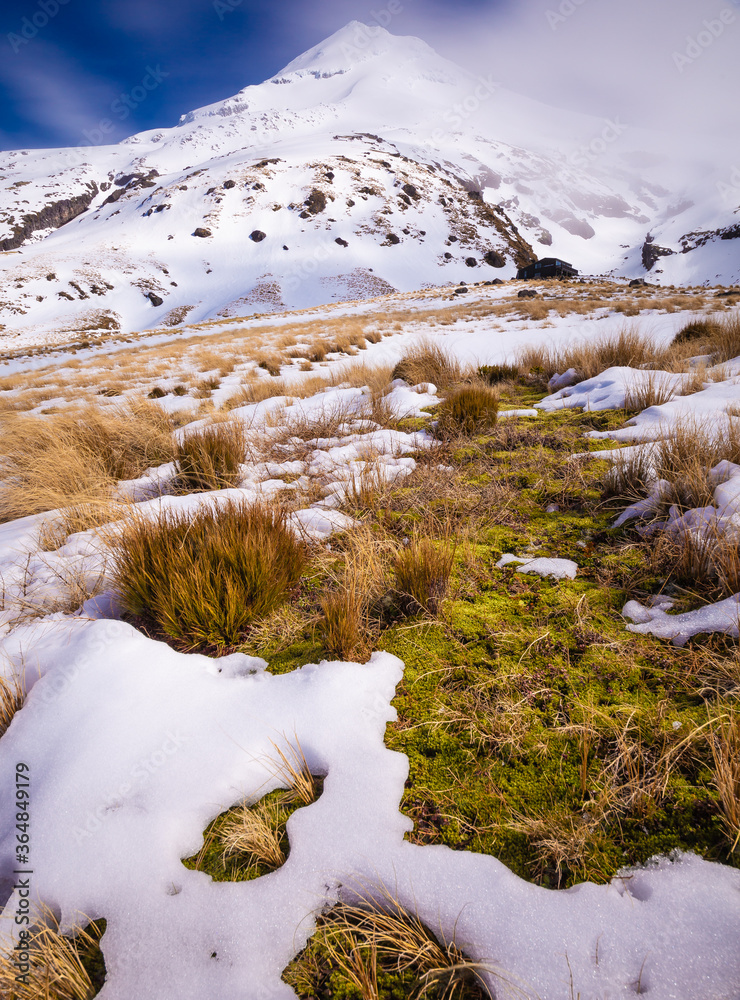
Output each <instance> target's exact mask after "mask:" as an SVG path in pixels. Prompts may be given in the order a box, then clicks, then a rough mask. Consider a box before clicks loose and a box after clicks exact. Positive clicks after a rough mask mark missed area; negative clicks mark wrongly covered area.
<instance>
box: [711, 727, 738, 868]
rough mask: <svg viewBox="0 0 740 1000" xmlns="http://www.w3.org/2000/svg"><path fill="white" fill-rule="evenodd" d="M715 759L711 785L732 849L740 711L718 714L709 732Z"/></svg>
mask: <svg viewBox="0 0 740 1000" xmlns="http://www.w3.org/2000/svg"><path fill="white" fill-rule="evenodd" d="M710 746H711V749H712V759H713V760H714V784H715V786H716V788H717V791H718V792H719V799H720V802H721V804H722V812H723V813H724V824H725V827H726V829H727V832H728V834H729V836H730V837H732V838H733V844H732V848H731V850H732V851H735V850H736V849H737V847H738V844H739V843H740V714H738V713H736V712H735V711H731V712H730V713H729V714H725V715H721V716H719V718H717V719H716V720H715V722H714V724H713V726H712V731H711V735H710Z"/></svg>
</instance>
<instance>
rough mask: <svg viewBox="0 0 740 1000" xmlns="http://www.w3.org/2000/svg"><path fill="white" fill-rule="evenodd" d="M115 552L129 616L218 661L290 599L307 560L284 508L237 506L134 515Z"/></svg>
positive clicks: (115, 538)
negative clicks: (189, 512)
mask: <svg viewBox="0 0 740 1000" xmlns="http://www.w3.org/2000/svg"><path fill="white" fill-rule="evenodd" d="M109 547H110V550H111V558H112V561H113V564H114V579H115V585H116V588H117V591H118V593H119V597H120V601H121V604H122V607H123V608H124V609H125V610H126V612H127V613H128V614H129V615H132V616H133V617H134V618H135V619H136V620H137V621H140V622H141V623H142V624H143V625H144V626H145V627H146V628H148V629H149V630H151V631H152V632H153V633H154V634H155V635H158V636H161V637H166V638H168V639H169V640H170V641H171V642H173V643H174V644H175V645H177V646H178V648H182V649H189V650H194V649H210V650H211V651H212V652H213V653H214V654H215V655H222V654H223V653H225V652H228V651H230V650H231V649H233V648H234V647H235V646H236V645H237V644H238V643H239V642H240V640H241V639H242V638H243V635H244V632H245V630H246V629H247V628H248V627H249V625H251V623H252V622H254V621H257V620H259V618H261V617H262V616H264V615H266V614H269V613H270V612H271V611H272V610H274V608H276V607H277V606H279V605H280V604H282V603H283V602H284V601H285V600H286V599H287V597H288V594H289V593H290V591H291V590H292V588H293V587H295V586H296V584H297V583H298V581H299V580H300V577H301V574H302V572H303V569H304V566H305V562H306V550H305V547H304V546H303V544H302V543H300V542H299V541H298V540H297V539H296V537H295V535H294V534H293V532H292V531H291V530H290V528H289V527H288V526H287V525H286V523H285V518H284V517H283V515H282V514H281V512H280V511H279V510H272V509H270V508H267V507H261V506H257V505H255V506H251V507H250V506H247V505H245V504H239V503H234V502H230V503H228V504H223V505H221V506H220V507H218V508H217V509H215V508H213V507H212V506H208V505H206V506H202V507H200V508H199V509H198V510H197V511H196V512H195V514H193V515H192V516H188V515H185V514H180V513H178V512H172V511H168V510H166V509H164V510H161V511H160V512H159V513H158V514H156V515H155V516H154V517H149V518H147V517H133V518H131V519H130V521H129V522H128V523H127V524H126V525H125V527H124V529H123V530H122V531H117V532H116V533H115V534H112V535H111V537H110V539H109Z"/></svg>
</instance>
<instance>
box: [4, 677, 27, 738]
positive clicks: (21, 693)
mask: <svg viewBox="0 0 740 1000" xmlns="http://www.w3.org/2000/svg"><path fill="white" fill-rule="evenodd" d="M25 700H26V685H25V684H24V682H23V680H22V679H21V678H20V677H18V676H17V675H11V676H10V677H0V736H3V735H4V734H5V733H6V732H7V730H8V727H9V726H10V723H11V722H12V721H13V717H14V715H15V713H16V712H19V711H20V710H21V709H22V708H23V704H24V702H25Z"/></svg>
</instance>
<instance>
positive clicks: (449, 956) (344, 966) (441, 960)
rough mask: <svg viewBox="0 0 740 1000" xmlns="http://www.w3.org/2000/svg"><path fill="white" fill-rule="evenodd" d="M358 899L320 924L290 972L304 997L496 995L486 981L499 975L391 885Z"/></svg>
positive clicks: (476, 999)
mask: <svg viewBox="0 0 740 1000" xmlns="http://www.w3.org/2000/svg"><path fill="white" fill-rule="evenodd" d="M356 895H357V897H358V898H357V901H356V902H353V903H345V902H341V903H339V904H337V905H336V906H335V907H334V908H333V909H332V910H330V911H329V913H327V914H326V915H324V916H323V917H321V918H320V920H319V921H318V926H317V930H316V934H315V935H314V938H313V939H312V940H311V941H310V942H309V944H308V947H307V948H306V949H305V950H304V952H302V953H301V955H299V956H298V958H297V959H296V960H295V961H294V962H293V963H292V964H291V965H290V966H289V967H288V969H287V970H286V972H285V973H284V976H283V978H284V979H285V981H286V982H287V983H288V984H289V985H291V986H292V987H293V988H294V989H296V991H297V992H298V994H299V996H301V997H309V996H321V995H329V996H331V995H345V991H346V989H347V987H349V988H350V990H352V991H353V993H354V995H359V996H360V997H361V998H362V1000H377V998H378V997H379V996H381V995H391V996H398V995H402V996H410V997H412V998H414V1000H420V998H422V997H427V996H431V997H435V998H437V1000H452V998H458V1000H482V998H484V997H489V996H490V993H489V991H488V989H487V987H486V982H485V978H484V976H485V973H489V974H493V975H495V974H496V970H494V969H493V968H491V967H487V966H485V965H483V964H481V963H476V962H472V961H470V959H468V958H467V957H466V956H465V955H464V953H463V951H462V950H461V948H460V947H459V946H458V945H457V943H456V942H455V940H454V936H453V938H452V940H445V938H444V936H443V935H442V934H441V933H440V934H435V933H434V932H433V931H431V930H430V929H429V928H428V927H427V926H426V925H425V924H424V923H423V921H422V920H421V918H420V917H419V915H418V913H415V912H413V911H411V910H409V909H407V908H406V907H404V906H403V905H402V904H401V903H400V902H399V901H398V900H397V899H396V898H395V897H394V896H393V895H392V894H391V893H390V892H389V891H388V890H387V889H386V888H385V887H380V888H373V889H360V890H359V892H358V893H356ZM502 978H503V977H502ZM389 989H390V993H389V994H387V993H386V992H385V991H387V990H389ZM399 989H400V990H401V993H398V992H396V991H397V990H399ZM340 990H341V993H340V992H339V991H340ZM381 990H383V993H382V994H381Z"/></svg>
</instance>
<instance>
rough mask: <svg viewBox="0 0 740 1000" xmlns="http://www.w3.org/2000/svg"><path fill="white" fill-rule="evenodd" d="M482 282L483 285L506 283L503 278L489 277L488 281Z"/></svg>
mask: <svg viewBox="0 0 740 1000" xmlns="http://www.w3.org/2000/svg"><path fill="white" fill-rule="evenodd" d="M484 284H485V285H504V284H506V282H505V281H504V280H503V278H491V280H490V281H485V282H484Z"/></svg>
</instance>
